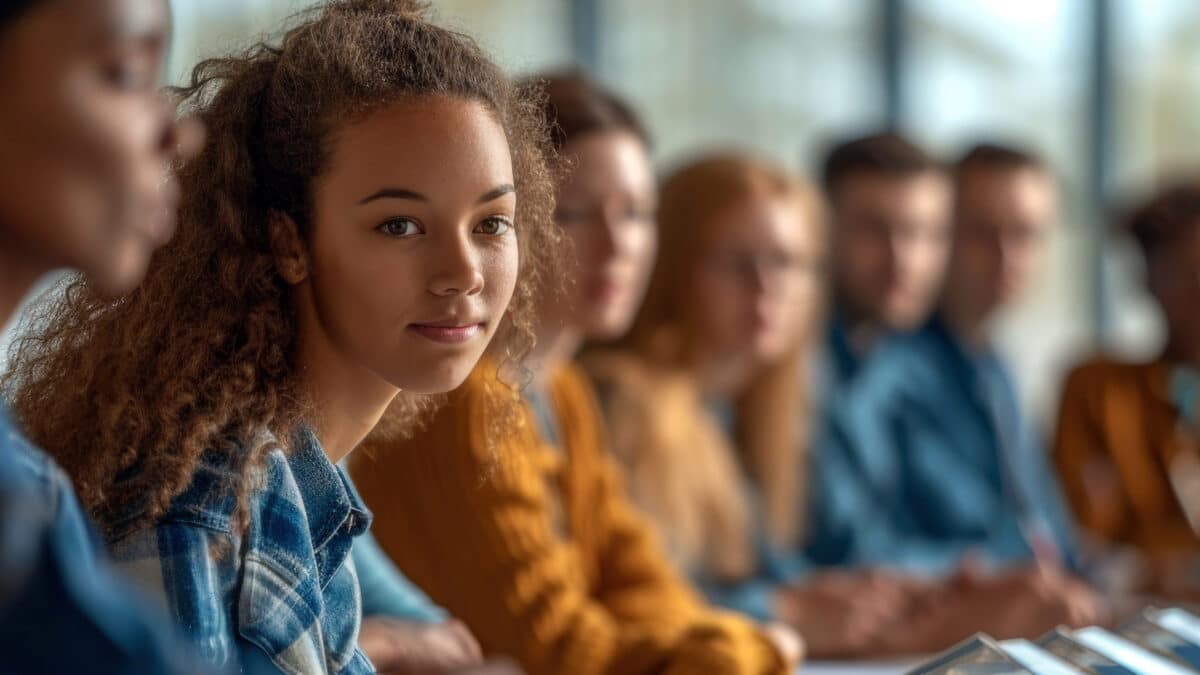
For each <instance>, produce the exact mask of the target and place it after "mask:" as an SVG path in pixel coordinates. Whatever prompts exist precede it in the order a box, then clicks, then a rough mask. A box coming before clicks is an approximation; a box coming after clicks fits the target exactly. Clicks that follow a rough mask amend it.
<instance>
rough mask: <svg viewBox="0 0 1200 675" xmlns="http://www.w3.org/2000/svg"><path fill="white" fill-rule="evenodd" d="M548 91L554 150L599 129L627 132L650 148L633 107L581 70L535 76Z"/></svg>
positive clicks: (546, 104)
mask: <svg viewBox="0 0 1200 675" xmlns="http://www.w3.org/2000/svg"><path fill="white" fill-rule="evenodd" d="M529 80H530V81H534V82H541V84H542V86H543V87H544V90H545V99H544V100H543V102H542V115H543V117H544V118H545V122H546V126H547V128H548V129H549V130H550V142H551V143H552V144H553V146H554V149H555V150H558V151H561V150H562V149H563V146H565V145H567V143H570V142H571V141H572V140H574V139H575V138H577V137H579V136H582V135H584V134H588V133H594V132H598V131H614V130H616V131H628V132H630V133H632V134H633V135H634V136H636V137H637V138H638V140H640V141H641V142H642V143H643V144H644V145H645V146H646V147H647V148H649V147H650V135H649V134H648V133H647V132H646V127H645V126H644V125H643V124H642V121H641V120H640V119H638V116H637V114H636V113H634V112H633V109H632V108H630V107H629V105H628V104H627V103H625V101H624V100H622V99H621V98H620V97H619V96H617V95H616V94H615V93H613V92H612V91H611V90H610V89H608V88H607V87H605V86H603V85H601V84H600V83H599V82H597V81H596V80H595V79H593V78H592V77H590V76H588V75H587V74H586V73H584V72H583V71H581V70H578V69H574V70H566V71H562V72H557V73H546V74H542V75H534V76H533V77H531V78H529Z"/></svg>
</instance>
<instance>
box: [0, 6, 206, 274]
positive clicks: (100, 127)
mask: <svg viewBox="0 0 1200 675" xmlns="http://www.w3.org/2000/svg"><path fill="white" fill-rule="evenodd" d="M166 30H167V8H166V3H165V2H164V1H163V0H60V1H57V2H46V1H43V2H37V3H35V4H34V6H33V7H32V8H31V9H29V10H28V11H27V12H25V13H23V14H22V15H20V16H19V17H18V18H17V20H16V21H15V23H13V24H12V25H10V26H8V27H7V28H6V29H5V31H4V33H3V34H0V82H3V83H4V86H3V87H0V147H3V148H4V152H3V153H2V154H0V246H3V249H4V251H5V252H6V254H7V256H8V257H10V258H14V260H13V261H12V262H11V263H6V264H13V265H25V266H26V268H27V269H26V270H24V271H25V272H26V274H27V275H39V274H41V273H43V272H46V271H48V270H49V269H52V268H55V267H74V268H78V269H80V270H82V271H83V272H85V273H86V274H87V275H88V277H89V279H90V280H91V281H92V282H93V283H94V284H95V285H96V286H97V287H98V288H99V289H100V290H101V291H103V292H106V293H110V294H119V293H123V292H125V291H127V290H129V289H131V288H132V287H133V286H134V285H136V284H137V283H138V282H139V281H140V280H141V278H142V276H143V274H144V273H145V269H146V265H147V263H148V261H149V257H150V254H151V253H152V252H153V251H154V249H155V248H157V247H158V246H160V245H162V244H163V243H165V242H166V241H167V240H168V239H169V238H170V237H171V234H172V232H173V230H174V215H175V206H176V200H177V191H178V190H177V188H176V186H175V183H174V180H173V179H172V177H171V174H170V172H169V166H170V162H171V161H172V159H174V157H175V156H176V153H177V151H178V150H179V147H178V146H179V144H180V142H181V139H184V138H186V139H187V141H188V143H187V145H189V146H194V145H197V143H196V142H195V141H196V140H198V138H195V137H198V134H197V133H195V131H196V129H197V128H196V127H194V126H191V125H195V124H196V123H195V122H188V123H187V124H188V125H189V126H188V127H187V128H186V129H184V130H181V129H180V128H179V126H178V125H177V124H176V122H175V116H174V110H173V109H172V107H171V106H170V105H169V103H168V101H167V99H166V97H165V96H164V95H163V94H162V93H161V92H160V91H159V90H158V79H159V74H160V71H161V69H162V59H163V47H164V42H165V39H166Z"/></svg>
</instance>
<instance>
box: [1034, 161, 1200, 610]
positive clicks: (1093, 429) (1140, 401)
mask: <svg viewBox="0 0 1200 675" xmlns="http://www.w3.org/2000/svg"><path fill="white" fill-rule="evenodd" d="M1124 225H1125V230H1126V232H1125V233H1126V234H1127V235H1129V236H1130V237H1132V239H1133V240H1135V241H1136V243H1137V246H1138V248H1139V249H1140V251H1141V253H1142V256H1143V258H1144V260H1145V283H1146V287H1147V289H1148V290H1149V292H1150V295H1151V296H1152V297H1153V299H1154V301H1155V302H1156V303H1157V304H1158V306H1159V308H1160V309H1161V311H1162V316H1163V319H1164V321H1165V324H1166V342H1165V344H1164V345H1163V347H1162V350H1161V351H1160V352H1159V354H1158V356H1156V357H1155V358H1154V359H1152V360H1150V361H1148V362H1137V363H1131V362H1127V361H1120V360H1117V359H1114V358H1110V357H1107V356H1097V357H1095V358H1092V359H1091V360H1089V361H1087V362H1086V363H1083V364H1082V365H1080V366H1078V367H1076V368H1075V369H1074V370H1073V371H1072V372H1071V373H1070V375H1069V376H1068V377H1067V381H1066V385H1065V387H1064V390H1063V394H1062V403H1061V405H1060V409H1059V418H1058V431H1057V434H1056V438H1055V444H1054V460H1055V463H1056V464H1057V468H1058V475H1059V477H1060V478H1061V480H1062V483H1063V486H1064V489H1065V492H1066V495H1067V497H1068V500H1069V502H1070V505H1071V507H1072V511H1073V512H1074V515H1075V518H1076V519H1077V521H1078V523H1079V525H1080V526H1081V529H1082V531H1083V536H1084V539H1085V541H1084V542H1083V543H1084V553H1085V554H1086V555H1088V556H1090V557H1092V558H1093V559H1095V560H1098V561H1103V560H1105V559H1108V561H1109V562H1114V561H1118V560H1119V561H1124V562H1123V563H1118V564H1115V565H1105V567H1107V568H1108V569H1109V570H1110V571H1111V572H1114V573H1115V574H1116V577H1115V578H1112V579H1110V580H1109V581H1110V582H1111V583H1112V584H1115V588H1114V589H1113V590H1119V591H1127V592H1133V593H1149V594H1152V595H1158V596H1165V597H1166V598H1168V599H1170V600H1174V601H1180V600H1187V601H1190V602H1196V601H1200V534H1198V532H1200V450H1198V448H1200V446H1198V443H1200V309H1198V308H1200V181H1197V180H1195V179H1193V180H1190V181H1185V182H1180V183H1178V184H1176V185H1174V186H1171V187H1169V188H1166V189H1163V190H1162V191H1161V192H1159V193H1158V194H1156V195H1154V196H1153V197H1152V198H1151V199H1148V200H1147V201H1146V202H1145V203H1144V204H1142V205H1141V206H1139V207H1138V208H1137V209H1136V210H1135V211H1134V212H1133V213H1132V215H1131V217H1129V218H1128V220H1127V221H1126V222H1125V223H1124ZM1114 553H1116V554H1117V555H1115V556H1114V555H1112V554H1114Z"/></svg>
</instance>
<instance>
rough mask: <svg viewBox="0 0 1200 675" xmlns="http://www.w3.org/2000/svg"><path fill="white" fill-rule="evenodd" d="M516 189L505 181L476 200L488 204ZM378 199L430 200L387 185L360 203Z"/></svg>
mask: <svg viewBox="0 0 1200 675" xmlns="http://www.w3.org/2000/svg"><path fill="white" fill-rule="evenodd" d="M516 191H517V188H516V187H514V186H513V185H512V184H511V183H505V184H504V185H498V186H496V187H494V188H492V189H491V190H488V191H487V192H485V193H484V194H483V196H482V197H480V198H479V200H478V201H476V204H486V203H488V202H490V201H492V200H494V199H499V198H500V197H503V196H504V195H507V194H512V193H515V192H516ZM377 199H408V200H412V201H416V202H428V201H429V197H426V196H425V195H423V194H421V193H420V192H414V191H413V190H408V189H405V188H399V187H385V188H381V189H379V190H376V191H375V192H373V193H371V194H370V195H367V196H366V197H363V198H362V199H361V200H359V202H358V203H359V204H367V203H369V202H373V201H375V200H377Z"/></svg>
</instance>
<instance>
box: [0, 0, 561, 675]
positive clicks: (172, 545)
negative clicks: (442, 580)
mask: <svg viewBox="0 0 1200 675" xmlns="http://www.w3.org/2000/svg"><path fill="white" fill-rule="evenodd" d="M179 93H180V95H181V97H182V99H183V100H184V102H185V103H186V104H188V105H189V106H190V107H191V108H193V109H194V110H195V111H196V113H197V114H198V115H199V117H200V118H201V119H202V120H203V121H204V122H205V124H206V125H207V127H208V134H209V135H208V140H207V142H206V144H205V146H204V148H203V150H202V151H201V152H200V154H199V155H198V156H197V157H196V158H195V159H194V160H192V161H190V162H188V163H186V164H185V165H184V166H183V167H182V170H181V174H180V176H181V181H182V207H181V210H180V214H179V228H178V233H177V235H176V236H175V238H174V240H173V241H172V242H171V243H170V244H169V245H167V246H166V247H164V248H163V249H162V250H161V251H160V252H159V253H157V254H156V255H155V256H154V258H153V259H152V260H151V262H150V266H149V269H148V272H147V276H146V279H145V282H144V283H143V284H142V285H141V287H140V288H138V289H137V290H135V291H133V292H132V293H129V294H128V295H126V296H124V297H121V298H119V299H117V300H111V299H108V298H106V297H104V296H102V295H100V294H98V293H97V292H96V289H95V288H94V287H93V285H92V284H90V283H89V282H87V281H83V280H74V281H72V282H71V283H70V284H69V285H68V287H67V288H66V289H65V295H64V296H63V299H62V300H61V301H60V302H57V303H53V304H50V305H48V306H47V307H45V308H44V309H43V310H42V311H41V312H40V313H35V315H34V317H33V319H32V320H31V322H30V324H29V325H30V331H29V332H28V334H27V335H26V336H24V337H23V338H22V339H21V340H20V342H19V343H18V345H17V350H16V358H15V363H14V371H13V373H12V374H11V375H10V376H9V378H8V381H7V390H8V391H9V393H10V394H11V400H12V404H13V408H14V410H15V411H16V413H17V415H18V416H19V418H20V419H21V420H22V421H23V422H24V423H25V424H26V428H27V429H28V432H29V435H30V436H31V437H32V438H33V439H34V440H35V441H36V442H37V443H39V444H40V445H42V446H43V447H44V448H46V450H47V451H48V452H50V453H51V454H52V455H53V456H54V457H55V458H56V459H57V460H58V461H59V463H60V464H61V465H62V466H63V468H64V469H65V470H66V471H67V473H68V474H70V476H71V478H72V479H73V480H74V482H75V484H76V486H77V488H78V491H79V494H80V497H81V499H82V501H83V503H84V505H85V506H86V507H87V508H88V510H89V511H90V512H91V514H92V515H93V517H94V518H95V519H96V521H97V522H98V524H99V525H100V527H101V528H102V530H103V532H104V534H105V536H106V537H107V539H108V542H109V545H110V547H111V549H112V550H113V552H114V555H115V557H116V558H117V559H118V560H119V561H120V562H121V563H122V565H123V566H124V568H125V569H126V570H127V571H128V572H130V573H131V574H132V575H133V576H135V577H137V578H138V579H139V580H140V581H141V583H142V584H143V585H144V586H145V587H147V588H149V589H151V590H152V591H153V592H155V593H156V594H157V595H158V596H160V597H161V599H162V601H163V603H164V604H165V605H166V606H167V607H168V608H170V610H171V611H172V612H173V613H174V616H175V618H176V619H177V621H178V622H179V623H180V624H181V625H182V627H183V628H184V629H185V631H186V632H187V633H188V634H189V635H190V636H191V637H192V638H193V639H194V640H195V641H196V643H197V644H198V645H199V646H200V648H201V649H202V651H203V652H204V654H205V655H206V657H207V658H209V659H210V660H211V661H213V662H216V663H236V662H240V663H241V665H242V666H243V667H247V668H253V667H255V666H257V665H263V666H268V667H273V668H276V669H279V670H282V671H284V672H290V673H317V672H336V673H357V672H371V671H372V670H373V669H372V667H371V665H370V663H369V662H368V660H367V659H366V658H365V657H364V656H363V654H362V653H361V652H360V651H359V650H358V649H357V648H356V640H357V635H358V630H359V623H360V598H359V594H358V591H357V587H356V579H355V572H354V566H353V565H352V564H349V563H347V562H346V561H347V558H348V556H349V553H350V550H351V544H352V541H353V539H354V538H355V537H356V536H357V535H360V534H362V533H363V532H365V531H366V529H367V527H368V524H369V522H370V515H369V513H368V512H367V511H366V509H365V507H363V505H362V503H361V501H360V500H359V498H358V496H357V494H356V493H355V491H354V489H353V487H352V486H351V485H350V484H349V482H348V481H347V480H346V478H345V476H344V474H342V473H341V471H340V470H339V469H337V468H336V463H337V462H338V461H339V460H341V459H342V458H343V457H345V456H346V455H347V454H348V453H350V452H351V450H353V449H354V448H355V446H357V445H358V444H359V442H360V441H361V440H362V439H363V438H364V437H365V436H366V435H367V433H368V432H370V431H371V430H372V429H373V428H374V427H375V426H376V423H377V422H378V421H379V420H380V418H381V417H382V416H383V413H384V411H385V410H386V409H388V408H389V406H390V407H392V409H393V410H394V411H395V414H394V415H393V416H392V419H393V420H395V419H401V420H404V419H407V418H408V417H409V415H408V414H406V413H407V412H409V411H412V410H415V409H417V408H418V407H419V406H418V405H416V404H417V403H418V402H419V398H418V397H413V398H403V399H400V400H397V399H398V393H399V392H406V393H405V394H400V396H404V397H410V396H412V395H414V394H415V395H421V394H430V393H436V392H443V391H447V390H449V389H452V388H454V387H456V386H457V385H458V384H459V383H460V382H461V381H462V380H463V379H464V378H465V377H466V375H467V374H468V373H469V372H470V371H471V369H472V368H473V367H474V366H475V364H476V362H477V361H478V359H479V358H480V356H481V355H482V354H483V353H484V352H485V350H487V349H490V350H491V352H492V353H493V354H495V356H496V360H497V362H499V363H502V364H503V363H512V362H515V361H518V360H519V359H520V357H521V355H522V353H523V352H524V351H525V350H527V349H528V346H529V343H530V327H529V320H528V318H526V316H525V315H526V313H527V312H528V311H529V307H530V303H531V300H532V298H533V297H534V291H535V287H536V286H537V283H538V279H539V277H540V276H541V270H542V268H543V266H544V265H545V263H544V261H543V259H542V258H541V257H540V256H552V255H554V249H555V244H556V241H557V238H556V237H557V235H556V233H555V230H554V229H553V228H552V226H551V224H550V210H551V204H552V187H551V185H550V182H549V175H550V174H549V170H548V168H547V161H548V156H549V151H548V146H546V144H545V143H544V140H543V139H544V138H545V132H544V128H543V122H542V120H541V117H540V115H539V114H538V108H537V100H538V99H537V97H536V96H534V95H533V94H531V93H530V92H529V91H527V90H524V89H519V88H515V87H514V86H512V85H511V84H510V83H509V82H508V80H507V79H506V78H505V77H504V75H503V74H502V73H501V71H500V70H499V69H498V68H497V67H496V66H495V65H494V64H493V63H492V62H491V61H490V60H489V59H488V58H487V57H486V56H485V55H484V54H483V53H482V52H481V51H480V50H479V49H478V48H477V47H476V46H475V45H474V44H473V43H472V42H471V41H470V40H469V39H467V38H465V37H463V36H461V35H458V34H455V33H452V32H450V31H447V30H445V29H442V28H439V27H437V26H434V25H432V24H431V23H429V22H428V21H427V20H426V19H425V17H424V6H423V5H422V4H421V3H417V2H411V1H404V0H341V1H334V2H329V3H327V4H325V5H323V6H322V7H320V8H317V9H314V10H312V11H310V12H309V13H307V14H304V15H301V16H300V17H299V20H298V23H296V25H295V26H294V27H293V28H291V29H290V30H288V31H287V33H286V34H284V35H283V36H282V39H281V40H280V41H279V42H278V43H274V44H270V43H266V42H264V43H260V44H258V45H256V46H254V47H252V48H250V49H248V50H246V51H244V52H241V53H238V54H235V55H233V56H229V57H226V58H218V59H211V60H207V61H204V62H202V63H201V64H199V65H198V66H197V67H196V69H195V70H194V72H193V74H192V78H191V83H190V84H189V85H188V86H187V87H184V88H183V89H182V90H181V91H180V92H179ZM518 269H520V272H519V273H518ZM510 299H511V309H510V310H509V311H508V313H507V314H506V311H505V310H506V307H510ZM493 336H495V337H496V338H497V339H496V340H495V341H494V343H492V342H493V341H492V338H493ZM489 343H492V344H490V346H489ZM421 451H422V452H436V451H437V448H434V447H425V448H422V450H421Z"/></svg>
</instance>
